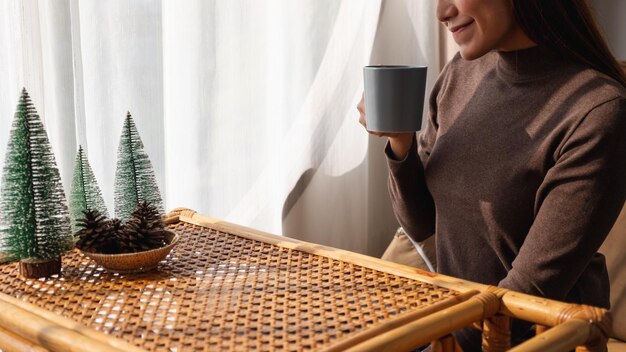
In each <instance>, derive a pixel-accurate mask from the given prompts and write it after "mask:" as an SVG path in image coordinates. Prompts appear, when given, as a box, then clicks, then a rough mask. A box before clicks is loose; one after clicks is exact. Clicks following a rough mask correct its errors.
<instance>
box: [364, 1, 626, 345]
mask: <svg viewBox="0 0 626 352" xmlns="http://www.w3.org/2000/svg"><path fill="white" fill-rule="evenodd" d="M437 18H438V19H439V21H441V22H442V23H443V24H444V25H445V26H446V27H447V28H448V29H449V30H450V31H451V32H452V34H453V37H454V40H455V41H456V42H457V44H458V45H459V47H460V53H459V54H457V55H456V57H455V58H454V59H452V60H451V62H449V63H448V65H447V66H446V67H445V68H444V70H443V72H442V73H441V75H440V77H439V79H438V81H437V83H436V84H435V86H434V88H433V91H432V93H431V97H430V108H429V116H428V123H427V125H426V127H425V128H424V129H423V130H422V131H421V132H419V134H418V136H417V138H416V136H415V134H414V133H386V134H383V133H379V132H370V133H373V134H376V135H379V136H387V137H388V140H389V142H388V144H387V147H386V150H385V152H386V154H387V157H388V164H389V170H390V177H389V190H390V193H391V198H392V204H393V208H394V211H395V214H396V217H397V218H398V220H399V222H400V224H401V225H402V227H403V228H404V229H405V231H406V232H407V233H408V234H409V235H410V236H412V237H413V238H414V239H415V240H417V241H422V240H424V239H425V238H427V237H429V236H431V235H433V234H437V237H436V241H437V264H438V265H437V266H438V268H437V270H438V272H440V273H442V274H446V275H451V276H455V277H461V278H464V279H467V280H472V281H476V282H481V283H484V284H489V285H497V286H500V287H504V288H507V289H512V290H516V291H521V292H526V293H529V294H533V295H540V296H544V297H548V298H552V299H558V300H564V301H568V302H575V303H582V304H590V305H595V306H600V307H608V305H609V280H608V276H607V272H606V265H605V263H604V257H603V256H602V255H601V254H599V253H597V251H598V248H599V247H600V245H601V244H602V242H603V241H604V239H605V237H606V235H607V234H608V232H609V230H610V229H611V226H612V225H613V223H614V222H615V219H616V218H617V216H618V213H619V211H620V210H621V208H622V206H623V205H624V199H625V193H626V77H625V76H624V74H623V73H622V72H621V70H620V68H619V66H618V64H617V62H616V60H615V59H614V58H613V56H612V55H611V53H610V51H609V50H608V49H607V46H606V43H605V42H604V40H603V39H602V37H601V35H600V34H599V32H598V29H597V26H596V24H595V22H594V20H593V19H592V17H591V15H590V11H589V8H588V6H587V5H586V3H585V1H584V0H553V1H545V0H439V1H438V3H437ZM358 109H359V111H360V112H361V119H360V121H361V123H362V124H363V125H364V126H365V125H366V123H365V121H366V116H365V112H364V104H363V101H361V103H360V104H359V106H358ZM528 330H529V328H528V327H527V326H519V325H518V326H515V327H514V333H513V340H514V341H513V342H514V343H517V342H520V341H522V340H524V339H525V338H527V335H528V333H529V331H528ZM455 337H456V338H457V341H458V342H459V344H460V345H461V347H462V348H463V349H464V351H466V352H468V351H473V350H480V337H479V335H478V334H474V333H473V332H471V331H469V330H467V329H466V330H464V331H462V332H460V333H457V334H456V335H455Z"/></svg>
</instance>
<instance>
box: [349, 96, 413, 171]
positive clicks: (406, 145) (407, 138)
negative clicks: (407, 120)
mask: <svg viewBox="0 0 626 352" xmlns="http://www.w3.org/2000/svg"><path fill="white" fill-rule="evenodd" d="M356 109H357V110H359V113H360V116H359V123H360V124H361V125H363V127H365V130H366V131H367V132H368V133H369V134H373V135H375V136H378V137H387V138H389V145H390V146H391V151H392V152H393V155H394V157H395V158H396V159H397V160H402V159H404V158H405V157H406V155H407V154H408V153H409V149H410V148H411V145H413V136H414V135H415V133H414V132H380V131H370V130H368V129H367V121H366V120H365V95H362V96H361V101H359V104H358V105H357V106H356Z"/></svg>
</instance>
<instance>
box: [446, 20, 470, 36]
mask: <svg viewBox="0 0 626 352" xmlns="http://www.w3.org/2000/svg"><path fill="white" fill-rule="evenodd" d="M472 23H474V21H469V22H466V23H463V24H460V25H458V26H453V27H450V32H452V33H458V32H460V31H463V29H465V28H466V27H467V26H469V25H470V24H472Z"/></svg>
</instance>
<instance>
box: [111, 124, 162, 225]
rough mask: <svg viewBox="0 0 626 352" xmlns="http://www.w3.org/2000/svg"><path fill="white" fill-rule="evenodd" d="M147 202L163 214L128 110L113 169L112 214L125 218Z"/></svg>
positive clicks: (141, 145)
mask: <svg viewBox="0 0 626 352" xmlns="http://www.w3.org/2000/svg"><path fill="white" fill-rule="evenodd" d="M143 201H148V202H150V203H151V204H153V205H154V206H155V207H156V208H157V209H158V211H159V213H161V214H162V213H163V201H162V200H161V195H160V193H159V188H158V186H157V183H156V178H155V176H154V170H153V169H152V164H151V163H150V159H149V158H148V155H147V154H146V152H145V151H144V149H143V143H142V142H141V138H139V132H137V127H136V126H135V122H134V121H133V119H132V117H131V115H130V112H129V113H127V115H126V120H124V127H123V129H122V136H121V138H120V144H119V148H118V150H117V169H116V171H115V216H116V217H118V218H120V219H121V220H123V221H126V220H128V219H129V218H130V217H131V216H132V213H133V211H134V210H135V208H136V207H137V206H138V205H139V203H140V202H143Z"/></svg>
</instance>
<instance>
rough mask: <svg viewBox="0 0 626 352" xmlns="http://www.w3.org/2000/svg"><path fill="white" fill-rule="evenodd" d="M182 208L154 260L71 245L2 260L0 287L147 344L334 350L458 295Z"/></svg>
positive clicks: (342, 254) (449, 302)
mask: <svg viewBox="0 0 626 352" xmlns="http://www.w3.org/2000/svg"><path fill="white" fill-rule="evenodd" d="M181 212H182V213H181ZM185 212H186V213H185ZM191 213H192V212H191V211H181V210H179V211H177V212H174V213H171V214H170V218H169V219H168V221H167V223H168V227H169V228H170V229H171V230H173V231H175V232H177V233H178V234H179V235H180V242H179V243H178V244H177V246H176V247H175V248H174V249H173V251H172V252H171V253H170V254H169V256H168V257H167V258H166V259H165V260H164V261H162V262H161V263H160V265H159V266H158V268H157V270H155V271H152V272H148V273H137V274H116V273H109V272H107V271H106V270H104V269H103V268H101V267H98V266H97V265H96V264H95V263H94V262H92V261H91V260H89V259H88V258H86V257H84V256H83V255H82V254H80V253H79V252H77V251H74V252H72V253H70V254H69V255H66V256H65V257H64V259H63V270H62V274H61V275H60V276H58V277H56V276H55V277H52V278H48V279H38V280H33V279H24V278H22V277H20V276H19V273H18V269H17V265H16V264H5V265H2V266H0V291H1V292H2V293H4V294H7V295H9V296H12V297H15V298H17V299H19V300H21V301H24V302H29V303H32V304H34V305H36V306H39V307H41V308H44V309H46V310H47V311H51V312H54V313H56V314H59V315H62V316H65V317H67V318H69V319H72V320H74V321H76V322H79V323H81V324H83V325H85V326H88V327H91V328H94V329H96V330H99V331H101V332H104V333H106V334H109V335H111V336H115V337H117V338H120V339H122V340H125V341H127V342H129V343H131V344H133V345H136V346H138V347H140V348H143V349H146V350H155V351H157V350H158V351H160V350H163V351H196V350H198V351H202V350H210V351H218V350H229V351H255V350H256V351H270V350H280V351H301V350H320V349H331V350H332V349H333V348H338V349H343V347H351V346H353V345H355V344H357V343H358V342H359V341H362V340H364V339H368V338H371V337H373V336H376V335H377V334H378V332H383V331H384V329H381V326H383V325H385V324H387V325H389V323H390V322H391V323H393V322H394V321H396V325H399V324H402V321H403V318H404V319H405V320H406V317H410V316H411V315H414V316H423V315H426V314H429V312H433V311H436V310H439V309H443V308H445V307H449V306H452V305H454V304H456V303H458V302H459V301H460V298H459V297H461V296H463V293H462V292H460V291H457V290H453V289H449V288H445V287H442V286H440V285H435V284H433V283H432V281H431V283H428V282H426V281H428V280H419V279H417V278H416V277H410V275H403V274H402V273H400V274H394V269H393V267H389V268H387V269H385V270H379V269H376V268H374V266H373V265H370V264H368V261H367V257H365V256H360V255H356V254H355V255H354V256H351V255H350V253H349V252H346V251H337V252H336V253H337V254H336V255H324V254H323V253H322V254H315V253H313V252H314V251H312V250H307V248H313V247H315V245H311V244H306V243H304V242H302V243H300V242H298V241H295V240H290V241H288V242H286V243H289V244H290V245H288V246H285V245H281V243H282V242H281V241H284V238H281V237H278V236H274V237H272V236H271V235H267V234H263V235H262V236H261V238H253V237H251V236H250V234H249V233H244V232H245V231H242V230H241V228H239V227H236V226H232V227H231V226H229V225H228V224H227V225H223V223H222V224H221V225H220V224H216V225H211V224H208V223H202V224H200V225H202V226H200V225H198V222H195V224H194V221H190V220H187V221H185V217H184V216H183V215H185V214H188V215H189V214H191ZM172 214H173V215H172ZM181 214H182V215H181ZM179 215H181V216H179ZM191 218H192V217H191V216H190V217H189V219H191ZM264 238H266V239H267V240H264ZM324 248H326V247H324ZM325 250H326V251H330V252H332V249H328V248H326V249H325ZM322 252H324V251H322ZM333 256H334V257H335V258H333ZM339 258H345V260H342V259H339ZM372 260H373V258H372ZM425 277H426V276H425ZM468 290H469V288H468ZM433 307H434V308H433ZM333 346H334V347H333ZM339 347H341V348H339Z"/></svg>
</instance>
